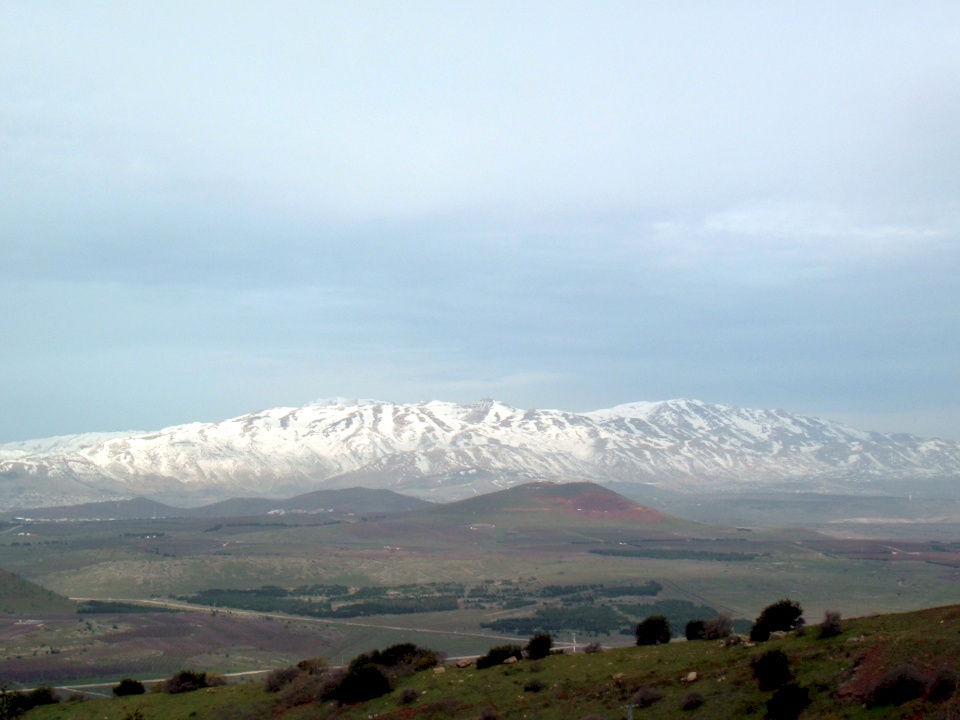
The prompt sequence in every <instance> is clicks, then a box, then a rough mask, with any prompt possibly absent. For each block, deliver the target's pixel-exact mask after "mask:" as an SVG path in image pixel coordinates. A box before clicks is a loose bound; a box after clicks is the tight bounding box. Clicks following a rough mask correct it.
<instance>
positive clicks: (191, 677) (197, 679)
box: [163, 670, 207, 695]
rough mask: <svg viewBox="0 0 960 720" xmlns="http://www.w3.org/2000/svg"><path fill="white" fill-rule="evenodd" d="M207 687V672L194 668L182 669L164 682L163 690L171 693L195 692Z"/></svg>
mask: <svg viewBox="0 0 960 720" xmlns="http://www.w3.org/2000/svg"><path fill="white" fill-rule="evenodd" d="M205 687H207V674H206V673H203V672H201V673H198V672H193V671H192V670H181V671H180V672H178V673H177V674H176V675H174V676H173V677H171V678H168V679H167V680H166V682H164V683H163V691H164V692H166V693H170V694H171V695H176V694H177V693H185V692H193V691H194V690H200V689H201V688H205Z"/></svg>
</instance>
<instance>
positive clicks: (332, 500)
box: [8, 487, 431, 520]
mask: <svg viewBox="0 0 960 720" xmlns="http://www.w3.org/2000/svg"><path fill="white" fill-rule="evenodd" d="M430 506H431V503H428V502H426V501H425V500H418V499H417V498H412V497H409V496H406V495H400V494H399V493H395V492H393V491H391V490H370V489H368V488H360V487H355V488H346V489H343V490H316V491H314V492H310V493H305V494H303V495H297V496H295V497H292V498H285V499H271V498H230V499H229V500H223V501H221V502H216V503H212V504H210V505H204V506H202V507H198V508H179V507H173V506H171V505H164V504H163V503H159V502H155V501H154V500H149V499H147V498H142V497H139V498H133V499H131V500H109V501H106V502H96V503H84V504H82V505H64V506H59V507H50V508H31V509H30V510H19V511H15V512H12V513H9V514H8V516H10V517H25V518H30V519H33V520H111V519H113V520H139V519H142V518H191V517H199V518H217V517H247V516H256V515H266V514H267V513H270V512H277V511H279V512H297V513H320V512H334V513H356V514H361V513H397V512H407V511H409V510H419V509H422V508H426V507H430Z"/></svg>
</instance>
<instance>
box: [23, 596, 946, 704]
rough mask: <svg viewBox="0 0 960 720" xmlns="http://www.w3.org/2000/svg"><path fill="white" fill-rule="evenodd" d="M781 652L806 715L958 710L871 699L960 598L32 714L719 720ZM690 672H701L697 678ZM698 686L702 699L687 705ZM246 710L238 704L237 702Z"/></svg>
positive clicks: (922, 656)
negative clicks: (781, 632)
mask: <svg viewBox="0 0 960 720" xmlns="http://www.w3.org/2000/svg"><path fill="white" fill-rule="evenodd" d="M774 650H779V651H781V652H783V653H784V654H785V655H786V657H787V659H788V661H789V674H790V678H789V680H790V682H791V683H793V684H795V685H797V686H799V687H800V688H802V689H803V690H805V691H806V693H807V695H808V696H809V700H810V705H809V707H808V708H807V709H806V710H805V711H804V712H803V714H802V717H809V718H835V719H837V720H839V719H841V718H875V719H878V720H879V719H881V718H931V719H932V718H952V717H957V713H958V712H960V700H958V698H957V695H956V694H955V693H952V694H951V695H952V696H951V697H948V698H947V699H944V700H943V701H942V702H934V700H933V699H932V698H930V697H929V689H928V690H927V691H924V692H925V695H924V697H921V698H918V699H914V700H910V701H909V702H907V703H905V704H903V705H895V706H881V707H873V708H869V709H868V708H867V707H866V705H865V703H867V702H868V701H870V700H871V696H872V692H873V690H874V688H875V686H876V685H877V683H878V680H879V679H880V678H881V676H882V675H883V674H884V673H886V672H887V671H889V670H891V669H892V668H894V667H897V666H901V665H903V664H905V663H910V664H912V665H913V666H914V667H915V669H916V670H917V672H918V673H920V674H922V675H923V676H924V677H925V678H927V679H931V678H933V677H934V675H935V674H936V673H937V672H938V671H939V670H943V669H945V668H952V669H956V668H957V664H958V660H960V608H958V607H944V608H937V609H932V610H925V611H921V612H916V613H910V614H900V615H885V616H874V617H867V618H861V619H856V620H848V621H845V622H844V623H843V630H842V632H841V634H840V635H839V636H837V637H833V638H830V639H819V638H818V636H817V633H816V632H815V630H814V629H813V628H810V629H808V630H806V631H805V632H803V633H791V634H788V635H787V636H786V637H783V638H781V639H773V640H770V641H769V642H767V643H759V644H757V645H755V646H750V645H743V644H740V645H734V646H729V647H727V646H724V644H723V642H722V641H701V642H676V643H670V644H668V645H659V646H653V647H635V646H634V647H627V648H620V649H613V650H605V651H601V652H598V653H593V654H583V653H577V654H574V655H570V654H562V655H552V656H550V657H548V658H545V659H543V660H539V661H529V660H523V661H521V662H519V663H516V664H514V665H504V666H499V667H494V668H490V669H487V670H477V669H476V668H475V667H468V668H456V667H452V666H448V667H445V668H443V669H442V670H436V671H430V670H428V671H424V672H421V673H417V674H415V675H410V676H406V677H401V678H400V679H398V680H396V681H395V683H394V687H393V689H392V691H391V692H389V693H388V694H386V695H384V696H383V697H380V698H378V699H375V700H371V701H368V702H365V703H360V704H358V705H353V706H344V707H340V708H337V707H335V706H334V705H332V704H330V703H326V704H322V703H310V704H308V705H305V706H296V705H294V706H289V703H288V704H287V705H284V704H283V703H280V702H279V701H278V697H280V696H278V695H271V694H269V693H267V692H265V691H264V689H263V687H262V686H261V685H259V684H256V683H248V684H245V685H240V686H234V687H224V688H214V689H210V690H201V691H197V692H194V693H189V694H182V695H176V696H169V695H164V694H156V693H148V694H146V695H143V696H139V697H136V698H125V699H108V700H92V701H88V702H82V703H65V704H60V705H56V706H48V707H43V708H38V709H35V710H33V711H31V712H30V713H29V714H28V715H27V716H26V717H27V718H28V720H67V719H68V718H69V719H71V720H123V718H129V717H130V713H131V712H133V711H135V710H140V711H141V712H142V715H143V717H144V718H147V719H148V720H174V719H175V718H176V719H178V720H179V719H181V718H188V717H202V718H214V719H218V718H224V720H226V719H227V718H231V719H232V720H238V719H240V718H244V719H247V720H259V719H260V718H268V717H284V718H289V719H290V720H298V719H299V718H303V719H306V718H327V717H329V718H332V717H337V718H341V719H342V720H354V719H356V720H369V718H380V719H381V720H401V719H410V718H424V719H430V718H453V719H463V720H467V719H476V718H480V717H482V716H484V715H482V713H486V715H485V716H486V717H496V718H500V719H501V720H507V719H508V718H509V719H514V718H516V719H517V720H520V719H521V718H538V719H542V720H554V719H556V720H560V719H561V718H563V719H568V718H583V717H587V716H589V717H596V718H609V719H611V720H612V719H614V718H622V717H626V713H627V709H626V708H627V706H628V705H631V704H636V703H638V702H641V699H642V698H646V700H647V701H650V700H653V701H652V703H651V704H650V705H649V706H648V707H644V708H642V709H640V708H637V709H636V712H637V717H644V718H675V717H681V716H689V717H691V718H701V719H706V718H710V719H716V720H722V719H727V718H731V719H732V718H763V717H765V716H766V715H767V703H768V702H769V701H770V700H771V698H772V697H773V695H774V691H773V690H763V691H762V690H760V689H759V684H758V681H757V680H756V678H755V676H754V672H753V669H752V665H751V662H752V661H753V660H755V659H757V658H758V657H760V656H761V655H762V654H764V653H767V652H769V651H774ZM690 673H695V674H696V675H695V678H693V679H691V678H692V676H690ZM691 693H697V694H699V695H700V697H701V700H702V705H701V706H699V707H698V708H696V709H694V710H691V711H689V712H684V711H682V710H681V707H682V706H683V704H684V702H685V701H687V700H688V698H689V696H690V695H691ZM241 711H242V712H241Z"/></svg>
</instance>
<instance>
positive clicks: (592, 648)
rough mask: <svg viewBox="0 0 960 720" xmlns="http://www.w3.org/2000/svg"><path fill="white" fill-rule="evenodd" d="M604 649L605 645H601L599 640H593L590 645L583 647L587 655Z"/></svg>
mask: <svg viewBox="0 0 960 720" xmlns="http://www.w3.org/2000/svg"><path fill="white" fill-rule="evenodd" d="M602 650H603V645H601V644H600V643H598V642H592V643H590V644H589V645H586V646H584V648H583V651H584V652H585V653H587V655H592V654H593V653H598V652H601V651H602Z"/></svg>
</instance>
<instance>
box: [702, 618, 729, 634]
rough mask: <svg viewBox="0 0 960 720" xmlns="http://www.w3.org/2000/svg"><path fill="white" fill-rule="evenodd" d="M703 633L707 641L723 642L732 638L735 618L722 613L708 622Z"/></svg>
mask: <svg viewBox="0 0 960 720" xmlns="http://www.w3.org/2000/svg"><path fill="white" fill-rule="evenodd" d="M703 631H704V635H703V636H704V638H705V639H707V640H722V639H723V638H725V637H730V633H732V632H733V618H732V617H730V615H728V614H727V613H720V614H719V615H717V616H715V617H712V618H710V619H709V620H707V622H706V623H705V624H704V628H703Z"/></svg>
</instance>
